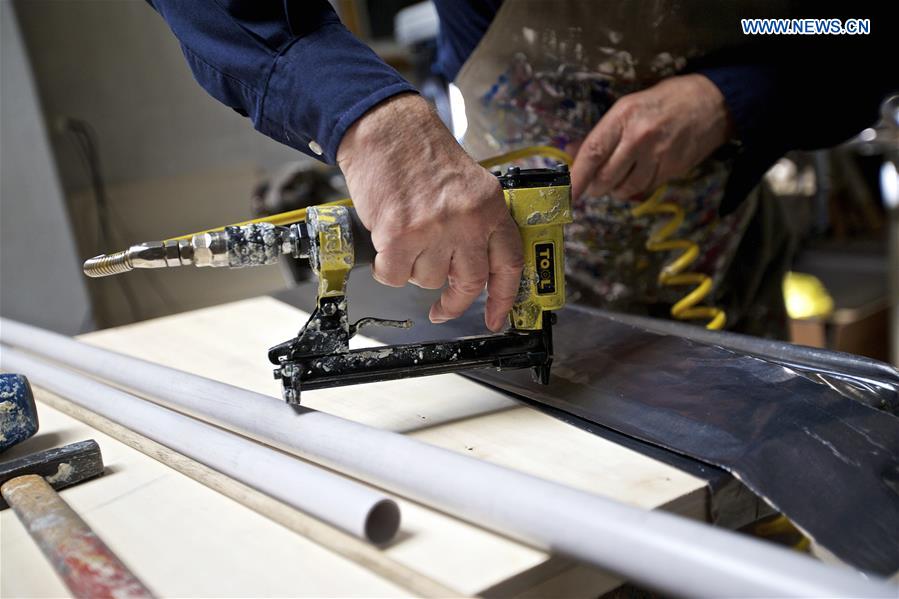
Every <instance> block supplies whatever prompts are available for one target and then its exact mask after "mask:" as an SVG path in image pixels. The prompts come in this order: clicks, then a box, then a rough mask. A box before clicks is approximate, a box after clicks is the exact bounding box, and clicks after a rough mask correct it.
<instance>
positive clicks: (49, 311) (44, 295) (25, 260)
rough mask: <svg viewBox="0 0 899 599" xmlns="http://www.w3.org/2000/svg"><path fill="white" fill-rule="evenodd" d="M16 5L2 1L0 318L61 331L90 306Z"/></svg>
mask: <svg viewBox="0 0 899 599" xmlns="http://www.w3.org/2000/svg"><path fill="white" fill-rule="evenodd" d="M78 264H79V262H78V259H77V257H76V252H75V242H74V239H73V237H72V233H71V230H70V227H69V225H68V219H67V215H66V210H65V204H64V198H63V193H62V189H61V187H60V183H59V177H58V175H57V171H56V166H55V164H54V162H53V159H52V156H51V154H50V147H49V145H48V142H47V132H46V129H45V127H44V123H43V120H42V117H41V114H40V107H39V105H38V102H37V96H36V94H35V89H34V82H33V80H32V77H31V70H30V68H29V65H28V59H27V57H26V55H25V52H24V48H23V45H22V38H21V36H20V34H19V29H18V25H17V22H16V16H15V14H14V10H13V6H12V4H11V3H9V2H5V1H2V0H0V314H2V315H3V316H6V317H9V318H14V319H17V320H21V321H24V322H28V323H31V324H36V325H39V326H43V327H47V328H50V329H53V330H56V331H59V332H62V333H67V334H73V333H78V332H80V330H81V329H82V325H85V324H87V325H89V324H90V305H89V302H88V297H87V292H86V290H85V285H84V281H83V279H82V277H81V274H80V270H79V268H78Z"/></svg>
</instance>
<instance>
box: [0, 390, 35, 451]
mask: <svg viewBox="0 0 899 599" xmlns="http://www.w3.org/2000/svg"><path fill="white" fill-rule="evenodd" d="M37 428H38V419H37V408H36V407H35V405H34V396H33V395H32V394H31V385H29V384H28V379H27V378H25V377H24V376H22V375H21V374H0V451H4V450H6V449H8V448H10V447H12V446H13V445H15V444H17V443H21V442H22V441H24V440H25V439H27V438H29V437H31V436H32V435H34V433H36V432H37Z"/></svg>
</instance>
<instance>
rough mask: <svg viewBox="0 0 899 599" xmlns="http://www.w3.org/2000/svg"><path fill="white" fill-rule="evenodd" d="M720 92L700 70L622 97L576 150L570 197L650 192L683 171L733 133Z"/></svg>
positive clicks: (618, 196) (712, 150)
mask: <svg viewBox="0 0 899 599" xmlns="http://www.w3.org/2000/svg"><path fill="white" fill-rule="evenodd" d="M732 129H733V126H732V124H731V122H730V117H729V114H728V111H727V106H726V105H725V103H724V97H723V96H722V95H721V92H720V91H719V90H718V88H717V87H716V86H715V84H714V83H712V82H711V81H709V80H708V79H707V78H706V77H704V76H702V75H683V76H679V77H671V78H670V79H665V80H663V81H661V82H659V83H657V84H656V85H654V86H652V87H650V88H648V89H645V90H643V91H639V92H636V93H633V94H628V95H626V96H623V97H622V98H621V99H620V100H618V101H617V102H615V104H614V105H612V108H611V109H610V110H609V111H608V112H607V113H606V114H605V115H604V116H603V117H602V118H601V119H600V121H599V123H598V124H597V125H596V126H595V127H594V128H593V130H592V131H591V132H590V134H589V135H588V136H587V138H586V139H585V140H584V141H583V143H582V144H581V145H580V147H579V148H578V149H577V153H576V156H575V160H574V166H573V167H572V170H571V184H572V194H573V195H574V197H575V199H577V198H579V197H581V195H582V194H584V193H585V192H589V193H590V195H591V196H601V195H604V194H607V193H608V194H611V195H613V196H615V197H616V198H621V199H624V198H629V197H631V196H634V195H637V194H641V193H644V192H649V191H652V190H653V189H655V188H656V187H658V186H659V185H661V184H662V183H665V182H666V181H669V180H671V179H675V178H677V177H681V176H683V175H686V174H687V173H688V172H689V171H690V169H692V168H693V167H694V166H696V165H697V164H699V163H700V162H702V161H703V160H704V159H705V158H707V157H708V156H709V155H710V154H711V153H712V152H714V151H715V150H716V149H718V147H719V146H721V145H722V144H723V143H724V142H725V141H727V140H728V138H729V137H730V136H731V135H732Z"/></svg>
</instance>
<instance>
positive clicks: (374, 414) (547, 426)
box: [0, 298, 708, 597]
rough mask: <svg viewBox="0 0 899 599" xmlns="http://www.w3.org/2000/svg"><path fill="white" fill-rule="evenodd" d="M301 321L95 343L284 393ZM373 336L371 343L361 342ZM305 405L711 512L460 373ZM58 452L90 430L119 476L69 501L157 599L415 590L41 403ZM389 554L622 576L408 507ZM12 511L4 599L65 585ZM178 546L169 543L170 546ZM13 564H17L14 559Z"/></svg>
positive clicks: (642, 468)
mask: <svg viewBox="0 0 899 599" xmlns="http://www.w3.org/2000/svg"><path fill="white" fill-rule="evenodd" d="M303 320H304V315H303V313H302V312H300V311H299V310H296V309H294V308H291V307H290V306H287V305H286V304H283V303H281V302H278V301H277V300H274V299H271V298H257V299H253V300H246V301H241V302H236V303H232V304H226V305H223V306H217V307H213V308H206V309H203V310H199V311H196V312H188V313H184V314H180V315H175V316H169V317H166V318H161V319H157V320H152V321H146V322H143V323H138V324H134V325H130V326H126V327H120V328H117V329H109V330H106V331H100V332H96V333H92V334H90V335H86V336H85V337H84V338H85V340H88V341H90V342H91V343H93V344H96V345H98V346H101V347H106V348H109V349H114V350H116V351H121V352H123V353H127V354H131V355H135V356H139V357H142V358H145V359H149V360H152V361H155V362H159V363H161V364H166V365H169V366H173V367H177V368H181V369H183V370H188V371H190V372H194V373H196V374H199V375H202V376H207V377H210V378H215V379H217V380H221V381H224V382H227V383H230V384H233V385H237V386H240V387H244V388H247V389H252V390H254V391H258V392H261V393H266V394H270V395H275V396H277V395H278V394H279V389H278V384H277V382H276V381H274V380H273V379H272V378H271V376H272V375H271V365H270V364H269V363H268V360H267V358H266V352H267V350H268V348H269V347H270V346H272V345H274V344H275V343H278V342H280V341H283V340H284V339H285V338H287V337H288V336H290V335H291V334H295V330H296V328H297V326H298V323H301V322H303ZM362 342H363V343H364V342H365V341H364V340H363V341H362ZM303 400H304V404H305V405H307V406H309V407H313V408H315V409H319V410H322V411H327V412H330V413H333V414H336V415H339V416H342V417H345V418H350V419H352V420H356V421H358V422H363V423H365V424H368V425H371V426H378V427H381V428H385V429H389V430H394V431H398V432H403V433H405V434H408V435H411V436H413V437H415V438H417V439H419V440H422V441H426V442H428V443H432V444H435V445H439V446H441V447H446V448H448V449H451V450H454V451H458V452H462V453H466V454H468V455H473V456H476V457H478V458H481V459H484V460H487V461H491V462H494V463H497V464H501V465H504V466H507V467H510V468H515V469H518V470H521V471H524V472H528V473H530V474H534V475H537V476H541V477H544V478H547V479H550V480H554V481H558V482H561V483H564V484H567V485H570V486H572V487H576V488H579V489H583V490H587V491H590V492H593V493H597V494H600V495H605V496H608V497H612V498H615V499H618V500H620V501H624V502H627V503H630V504H633V505H638V506H641V507H645V508H648V509H655V508H664V509H668V510H671V511H675V512H677V513H680V514H683V515H687V516H690V517H694V518H705V517H706V514H707V511H708V510H707V491H706V487H705V484H704V482H703V481H701V480H699V479H696V478H694V477H692V476H690V475H687V474H685V473H683V472H681V471H679V470H676V469H674V468H672V467H670V466H667V465H665V464H662V463H660V462H658V461H655V460H652V459H650V458H647V457H645V456H643V455H641V454H638V453H636V452H633V451H631V450H628V449H625V448H623V447H620V446H618V445H616V444H615V443H612V442H610V441H607V440H604V439H602V438H599V437H596V436H594V435H591V434H589V433H586V432H584V431H581V430H579V429H576V428H573V427H570V426H568V425H565V424H563V423H561V422H559V421H557V420H555V419H553V418H551V417H549V416H546V415H544V414H542V413H539V412H537V411H535V410H532V409H530V408H526V407H521V406H520V405H518V404H517V403H515V402H514V401H512V400H510V399H508V398H507V397H505V396H503V395H501V394H499V393H497V392H494V391H492V390H490V389H487V388H485V387H483V386H482V385H479V384H477V383H474V382H472V381H469V380H467V379H464V378H463V377H460V376H457V375H441V376H436V377H429V378H422V379H412V380H407V381H395V382H387V383H375V384H371V385H365V386H359V387H350V388H342V389H328V390H321V391H314V392H308V393H306V394H304V396H303ZM39 409H40V410H41V417H42V428H41V430H42V433H41V434H42V435H45V436H47V435H49V436H51V439H52V442H53V443H56V444H61V443H65V442H68V441H71V440H77V439H80V438H87V437H93V438H96V439H97V440H98V442H100V445H101V447H102V449H103V451H104V455H105V456H106V459H107V461H108V463H109V464H110V469H111V474H110V475H109V476H106V477H104V478H102V479H99V480H97V481H94V482H91V483H87V484H84V485H81V486H80V487H79V488H75V489H72V490H70V491H66V492H65V497H66V499H67V500H69V501H71V503H72V505H73V507H75V509H77V510H79V511H80V512H82V513H83V514H85V518H86V519H87V520H88V522H90V523H91V524H93V525H95V526H96V527H97V529H98V532H100V534H101V535H103V536H104V537H105V538H107V541H108V542H109V543H110V545H111V546H112V547H113V549H114V550H116V551H118V552H120V555H121V557H122V558H123V559H124V560H125V561H126V562H127V563H128V564H129V565H130V566H131V567H132V568H133V569H134V571H135V573H136V574H137V575H138V576H139V577H141V578H142V579H143V580H144V581H145V582H146V583H147V584H148V585H149V586H150V587H151V588H153V589H154V590H155V591H156V592H158V593H160V594H162V595H178V596H201V595H205V596H212V595H230V596H234V595H255V596H270V595H282V596H283V595H307V596H308V595H318V596H346V595H366V596H377V595H390V596H397V595H403V594H406V592H405V591H404V590H403V589H400V588H398V587H396V586H395V585H393V584H392V583H390V582H388V581H385V580H383V579H381V578H378V577H376V576H374V575H373V574H371V573H369V572H366V571H365V570H364V569H362V568H360V567H359V566H356V565H355V564H353V563H352V562H349V561H348V560H346V559H344V558H340V557H338V556H336V555H335V554H333V553H331V552H329V551H327V550H325V549H322V548H321V547H320V546H318V545H315V544H312V543H311V542H309V541H307V540H306V539H303V538H302V537H300V536H299V535H297V534H295V533H293V532H291V531H289V530H287V529H285V528H283V527H281V526H279V525H277V524H274V523H272V522H271V521H269V520H266V519H265V518H263V517H261V516H260V515H259V514H256V513H255V512H253V511H252V510H249V509H247V508H244V507H242V506H240V505H239V504H237V503H235V502H233V501H231V500H230V499H227V498H225V497H223V496H221V495H219V494H217V493H216V492H214V491H212V490H210V489H207V488H205V487H203V486H202V485H200V484H199V483H195V482H194V481H192V480H190V479H188V478H187V477H185V476H183V475H181V474H179V473H177V472H175V471H174V470H171V469H169V468H167V467H165V466H163V465H161V464H159V463H157V462H155V461H153V460H152V459H151V458H148V457H146V456H144V455H143V454H140V453H138V452H136V451H134V450H132V449H130V448H128V447H127V446H125V445H123V444H121V443H119V442H118V441H115V440H114V439H111V438H108V437H106V436H104V435H102V434H99V433H97V432H96V431H94V430H92V429H90V428H89V427H87V426H85V425H83V424H81V423H79V422H77V421H75V420H73V419H71V418H69V417H68V416H65V415H63V414H60V413H57V412H55V411H53V410H52V409H50V408H48V407H47V406H46V405H45V404H41V405H40V407H39ZM398 500H399V501H400V503H401V509H402V510H403V525H402V530H401V534H400V535H399V538H398V539H397V540H396V541H395V542H394V543H392V544H391V545H390V546H389V547H387V548H385V549H384V551H385V552H386V554H387V555H389V556H390V557H391V558H392V559H394V560H396V561H398V562H400V563H402V564H405V565H407V566H409V567H411V568H413V569H415V570H417V571H419V572H422V573H423V574H425V575H426V576H429V577H431V578H432V579H434V580H436V581H438V582H440V583H443V584H444V585H446V586H448V587H450V588H453V589H456V590H458V592H459V593H460V594H479V593H484V592H485V591H489V594H490V595H496V596H514V595H518V594H522V593H524V594H528V595H532V594H533V593H538V594H540V595H544V596H545V595H557V596H571V597H574V596H583V597H586V596H596V595H598V594H599V593H601V592H603V591H604V590H607V589H609V588H612V587H613V586H614V585H615V584H616V582H615V580H614V579H613V578H611V577H609V576H608V575H606V574H604V573H601V572H598V571H596V570H593V569H591V568H586V567H583V566H579V565H577V564H572V563H570V562H569V561H568V560H564V559H561V558H553V557H551V556H548V555H546V554H545V553H543V552H540V551H537V550H534V549H532V548H530V547H526V546H523V545H521V544H519V543H517V542H514V541H510V540H509V539H507V538H505V537H501V536H498V535H496V534H493V533H491V532H489V531H485V530H483V529H480V528H477V527H474V526H471V525H469V524H467V523H464V522H460V521H459V520H456V519H454V518H451V517H448V516H446V515H444V514H441V513H438V512H435V511H434V510H431V509H429V508H427V507H424V506H421V505H418V504H415V503H412V502H410V501H407V500H405V499H402V498H398ZM14 518H15V516H14V515H13V514H12V513H10V512H4V513H3V514H2V515H0V526H2V531H3V532H2V535H0V537H2V549H3V555H4V559H3V560H2V569H0V575H2V586H0V594H2V595H3V596H57V595H59V594H60V593H62V592H63V591H62V590H60V588H59V586H58V583H56V582H54V581H55V577H54V576H53V574H52V571H50V570H49V566H48V565H47V564H46V562H44V560H42V559H41V557H40V556H39V554H36V553H35V552H36V549H33V547H30V541H29V539H27V538H26V537H24V532H23V531H21V528H20V527H19V526H18V524H17V523H15V522H14ZM172 541H174V542H172ZM10 555H12V556H13V557H12V558H9V556H10Z"/></svg>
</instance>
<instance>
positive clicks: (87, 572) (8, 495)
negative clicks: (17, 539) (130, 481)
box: [0, 474, 153, 599]
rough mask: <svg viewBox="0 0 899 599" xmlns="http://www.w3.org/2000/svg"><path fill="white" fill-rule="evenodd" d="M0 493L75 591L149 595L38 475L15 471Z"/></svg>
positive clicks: (78, 594)
mask: <svg viewBox="0 0 899 599" xmlns="http://www.w3.org/2000/svg"><path fill="white" fill-rule="evenodd" d="M0 494H2V495H3V498H4V499H5V500H6V502H7V503H8V504H9V506H10V507H11V508H12V509H13V510H14V511H15V513H16V516H18V517H19V520H21V522H22V524H24V525H25V528H26V529H27V530H28V533H29V534H30V535H31V538H33V539H34V540H35V542H36V543H37V544H38V547H40V548H41V551H43V552H44V555H46V556H47V559H49V560H50V563H51V564H52V565H53V568H54V569H55V570H56V572H57V574H59V576H60V577H61V578H62V580H63V582H64V583H65V585H66V586H67V587H68V588H69V590H70V591H71V592H72V594H73V595H74V596H75V597H85V598H87V597H90V598H94V599H96V598H105V597H109V598H112V597H117V598H122V597H127V598H131V597H134V598H137V597H152V596H153V595H152V594H151V593H150V591H149V590H147V588H146V587H145V586H144V585H143V583H141V582H140V581H139V580H138V579H137V578H136V577H135V576H134V575H133V574H132V573H131V572H130V571H129V570H128V568H127V567H126V566H125V564H123V563H122V562H121V560H119V558H118V557H116V556H115V554H114V553H113V552H112V551H111V550H110V549H109V547H107V546H106V544H105V543H104V542H103V541H102V540H101V539H100V537H98V536H97V535H96V533H94V531H93V530H91V528H90V527H89V526H88V525H87V523H86V522H85V521H84V520H82V519H81V517H80V516H79V515H78V514H76V513H75V511H74V510H73V509H72V508H71V507H69V504H67V503H66V502H65V501H63V499H62V498H61V497H60V496H59V495H58V494H57V493H56V491H54V490H53V487H51V486H50V485H49V484H48V483H47V481H45V480H44V479H43V477H41V476H38V475H36V474H28V475H25V476H19V477H17V478H14V479H12V480H9V481H7V482H6V483H4V484H3V486H2V487H0Z"/></svg>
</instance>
